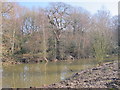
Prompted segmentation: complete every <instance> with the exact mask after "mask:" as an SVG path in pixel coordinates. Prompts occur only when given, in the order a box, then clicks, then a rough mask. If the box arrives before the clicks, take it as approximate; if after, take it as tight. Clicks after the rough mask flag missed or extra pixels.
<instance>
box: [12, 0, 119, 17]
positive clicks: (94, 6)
mask: <svg viewBox="0 0 120 90" xmlns="http://www.w3.org/2000/svg"><path fill="white" fill-rule="evenodd" d="M12 1H17V0H12ZM50 2H65V3H67V4H69V5H71V6H74V7H82V8H84V9H86V10H88V11H89V12H90V13H91V14H95V13H96V12H97V10H100V9H101V8H103V7H104V8H105V9H106V10H109V11H110V13H111V15H112V16H114V15H118V0H21V1H19V4H20V5H22V6H26V7H28V8H32V7H42V8H46V7H47V6H49V3H50Z"/></svg>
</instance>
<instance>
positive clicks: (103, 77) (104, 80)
mask: <svg viewBox="0 0 120 90" xmlns="http://www.w3.org/2000/svg"><path fill="white" fill-rule="evenodd" d="M118 76H119V75H118V61H113V62H107V63H104V64H102V65H99V66H97V67H94V68H91V69H87V70H82V71H80V72H79V73H75V74H74V75H73V76H72V77H70V78H68V79H66V80H64V81H61V82H59V83H54V84H51V85H48V86H43V87H42V88H120V78H119V77H118Z"/></svg>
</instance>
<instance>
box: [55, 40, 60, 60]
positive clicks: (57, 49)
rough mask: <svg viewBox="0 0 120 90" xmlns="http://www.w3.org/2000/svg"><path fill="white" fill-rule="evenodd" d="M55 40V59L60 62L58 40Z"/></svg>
mask: <svg viewBox="0 0 120 90" xmlns="http://www.w3.org/2000/svg"><path fill="white" fill-rule="evenodd" d="M56 40H57V41H56V59H58V60H60V40H58V39H56Z"/></svg>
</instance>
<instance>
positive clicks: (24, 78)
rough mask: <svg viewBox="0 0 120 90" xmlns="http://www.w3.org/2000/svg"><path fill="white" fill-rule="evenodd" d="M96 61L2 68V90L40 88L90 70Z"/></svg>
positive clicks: (82, 60)
mask: <svg viewBox="0 0 120 90" xmlns="http://www.w3.org/2000/svg"><path fill="white" fill-rule="evenodd" d="M97 63H98V61H97V60H90V59H81V60H74V61H70V60H69V61H58V62H48V63H47V64H46V63H39V64H18V65H13V66H3V72H2V87H3V88H10V87H12V88H29V87H30V86H32V87H34V86H35V87H40V86H42V85H48V84H52V83H55V82H59V81H61V80H64V79H66V78H68V77H70V76H72V75H73V74H74V73H75V72H78V71H80V70H83V69H86V68H90V67H93V66H95V65H96V64H97Z"/></svg>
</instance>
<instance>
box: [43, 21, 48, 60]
mask: <svg viewBox="0 0 120 90" xmlns="http://www.w3.org/2000/svg"><path fill="white" fill-rule="evenodd" d="M42 30H43V57H44V59H45V61H46V62H48V60H47V58H46V40H45V37H46V35H45V27H44V21H43V29H42Z"/></svg>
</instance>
